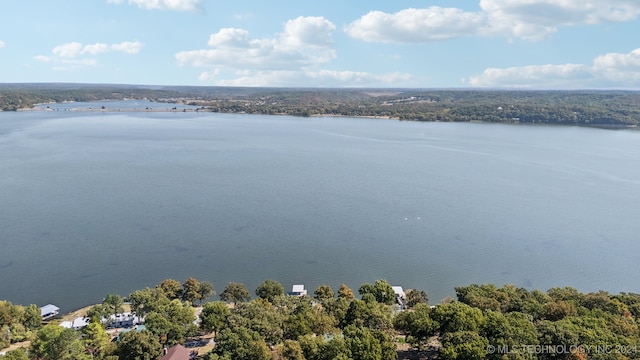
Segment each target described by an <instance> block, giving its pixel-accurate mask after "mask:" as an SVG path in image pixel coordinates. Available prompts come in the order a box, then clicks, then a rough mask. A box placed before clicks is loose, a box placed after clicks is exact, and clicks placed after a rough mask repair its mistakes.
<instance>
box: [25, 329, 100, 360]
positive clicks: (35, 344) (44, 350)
mask: <svg viewBox="0 0 640 360" xmlns="http://www.w3.org/2000/svg"><path fill="white" fill-rule="evenodd" d="M29 353H30V354H31V356H32V357H34V358H36V359H42V360H88V359H91V356H89V354H87V353H86V352H85V349H84V346H83V344H82V342H81V341H80V336H79V333H78V332H76V331H75V330H72V329H65V328H63V327H61V326H59V325H53V324H50V325H47V326H44V327H43V328H42V329H40V331H38V333H37V334H36V337H35V339H34V340H33V341H32V342H31V347H30V349H29Z"/></svg>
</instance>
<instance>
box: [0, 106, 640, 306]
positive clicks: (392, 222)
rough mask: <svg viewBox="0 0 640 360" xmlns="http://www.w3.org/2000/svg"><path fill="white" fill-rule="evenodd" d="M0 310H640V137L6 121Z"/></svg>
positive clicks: (376, 124)
mask: <svg viewBox="0 0 640 360" xmlns="http://www.w3.org/2000/svg"><path fill="white" fill-rule="evenodd" d="M0 204H1V207H0V299H7V300H10V301H12V302H16V303H22V304H29V303H36V304H38V305H44V304H46V303H50V302H51V303H54V304H56V305H58V306H60V307H61V308H62V309H63V310H71V309H73V308H77V307H80V306H83V305H86V304H91V303H96V302H99V301H101V299H102V297H103V296H104V295H106V294H109V293H118V294H120V295H123V296H124V295H127V294H128V293H130V292H132V291H133V290H136V289H140V288H144V287H152V286H154V285H155V284H157V283H159V282H160V281H161V280H163V279H165V278H174V279H177V280H180V281H184V280H185V279H186V278H187V277H189V276H193V277H196V278H198V279H199V280H206V281H211V282H213V283H214V286H215V288H216V290H217V292H218V293H220V292H221V291H222V290H223V289H224V286H225V285H226V284H227V283H228V282H230V281H235V282H243V283H245V284H246V285H247V287H248V288H249V289H250V290H253V289H255V287H256V286H257V285H258V284H259V283H260V282H262V281H263V280H265V279H268V278H273V279H277V280H278V281H280V282H281V283H282V284H283V285H284V286H285V288H286V289H289V288H290V287H291V285H292V284H298V283H299V284H305V285H306V287H307V289H309V290H310V291H313V289H315V287H316V286H318V285H320V284H323V283H327V284H329V285H331V286H332V287H334V288H335V289H337V287H338V286H339V285H340V284H341V283H343V282H344V283H346V284H347V285H349V286H350V287H352V288H353V289H354V290H357V288H358V287H359V285H360V284H362V283H364V282H373V281H374V280H376V279H380V278H384V279H387V280H388V281H389V282H391V283H392V284H393V285H401V286H403V287H405V288H418V289H422V290H425V291H427V293H428V294H429V296H430V299H431V302H432V303H434V302H439V301H440V300H441V299H442V298H444V297H445V296H448V295H450V296H454V295H455V293H454V290H453V288H454V286H460V285H468V284H471V283H495V284H496V285H499V286H500V285H503V284H505V283H511V284H515V285H516V286H522V287H526V288H529V289H533V288H537V289H541V290H546V289H548V288H550V287H553V286H573V287H576V288H578V289H579V290H581V291H596V290H600V289H603V290H608V291H611V292H619V291H627V292H640V288H639V283H638V280H637V279H638V275H640V272H639V270H640V264H639V262H638V260H637V259H638V255H639V254H640V241H638V240H639V236H640V221H639V220H638V219H640V132H638V131H630V130H625V131H610V130H600V129H590V128H577V127H555V126H517V125H492V124H468V123H464V124H449V123H415V122H397V121H390V120H377V119H350V118H292V117H269V116H253V115H225V114H197V113H74V112H71V111H68V112H64V111H52V112H21V113H0Z"/></svg>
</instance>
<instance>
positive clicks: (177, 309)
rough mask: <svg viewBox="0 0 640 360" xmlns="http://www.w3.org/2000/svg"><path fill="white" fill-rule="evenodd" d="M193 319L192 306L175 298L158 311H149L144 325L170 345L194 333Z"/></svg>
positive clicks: (194, 317)
mask: <svg viewBox="0 0 640 360" xmlns="http://www.w3.org/2000/svg"><path fill="white" fill-rule="evenodd" d="M195 320H196V316H195V311H194V309H193V307H192V306H191V305H189V304H188V303H182V302H181V301H180V300H178V299H175V300H172V301H171V302H170V303H169V304H168V305H167V306H165V307H163V308H161V309H159V310H158V312H152V313H149V314H148V315H147V316H146V318H145V325H146V327H147V329H149V331H151V332H153V333H154V334H156V335H157V336H159V337H160V338H161V339H162V340H163V341H162V342H163V343H164V344H165V345H169V346H171V345H175V344H177V343H180V342H182V341H184V339H185V338H186V337H189V336H192V335H194V334H195V333H196V331H197V327H196V325H194V321H195Z"/></svg>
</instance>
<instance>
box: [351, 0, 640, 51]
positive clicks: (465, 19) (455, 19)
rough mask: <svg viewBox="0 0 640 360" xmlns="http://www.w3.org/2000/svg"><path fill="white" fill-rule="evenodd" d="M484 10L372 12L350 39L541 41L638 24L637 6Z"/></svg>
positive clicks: (556, 1)
mask: <svg viewBox="0 0 640 360" xmlns="http://www.w3.org/2000/svg"><path fill="white" fill-rule="evenodd" d="M479 7H480V9H479V10H478V11H476V12H467V11H463V10H461V9H459V8H441V7H437V6H432V7H429V8H426V9H405V10H401V11H399V12H396V13H393V14H389V13H384V12H380V11H372V12H370V13H368V14H366V15H364V16H362V17H361V18H360V19H357V20H355V21H354V22H352V23H351V24H349V25H347V26H346V28H345V31H346V32H347V34H349V35H350V36H352V37H354V38H357V39H361V40H364V41H369V42H384V43H391V42H393V43H415V42H428V41H438V40H446V39H450V38H455V37H460V36H479V35H480V36H506V37H509V38H520V39H525V40H531V41H537V40H542V39H544V38H546V37H548V36H550V35H551V34H553V33H555V32H556V31H557V30H558V28H559V27H563V26H577V25H592V24H600V23H607V22H624V21H631V20H635V19H637V18H638V17H639V16H640V1H637V0H590V1H584V0H480V2H479Z"/></svg>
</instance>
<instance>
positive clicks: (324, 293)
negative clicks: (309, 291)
mask: <svg viewBox="0 0 640 360" xmlns="http://www.w3.org/2000/svg"><path fill="white" fill-rule="evenodd" d="M313 295H314V296H313V297H314V298H315V299H316V300H320V301H324V300H327V299H333V298H334V297H335V296H336V294H335V293H334V292H333V290H332V289H331V286H329V285H320V286H318V287H317V288H316V290H315V291H314V292H313Z"/></svg>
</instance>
